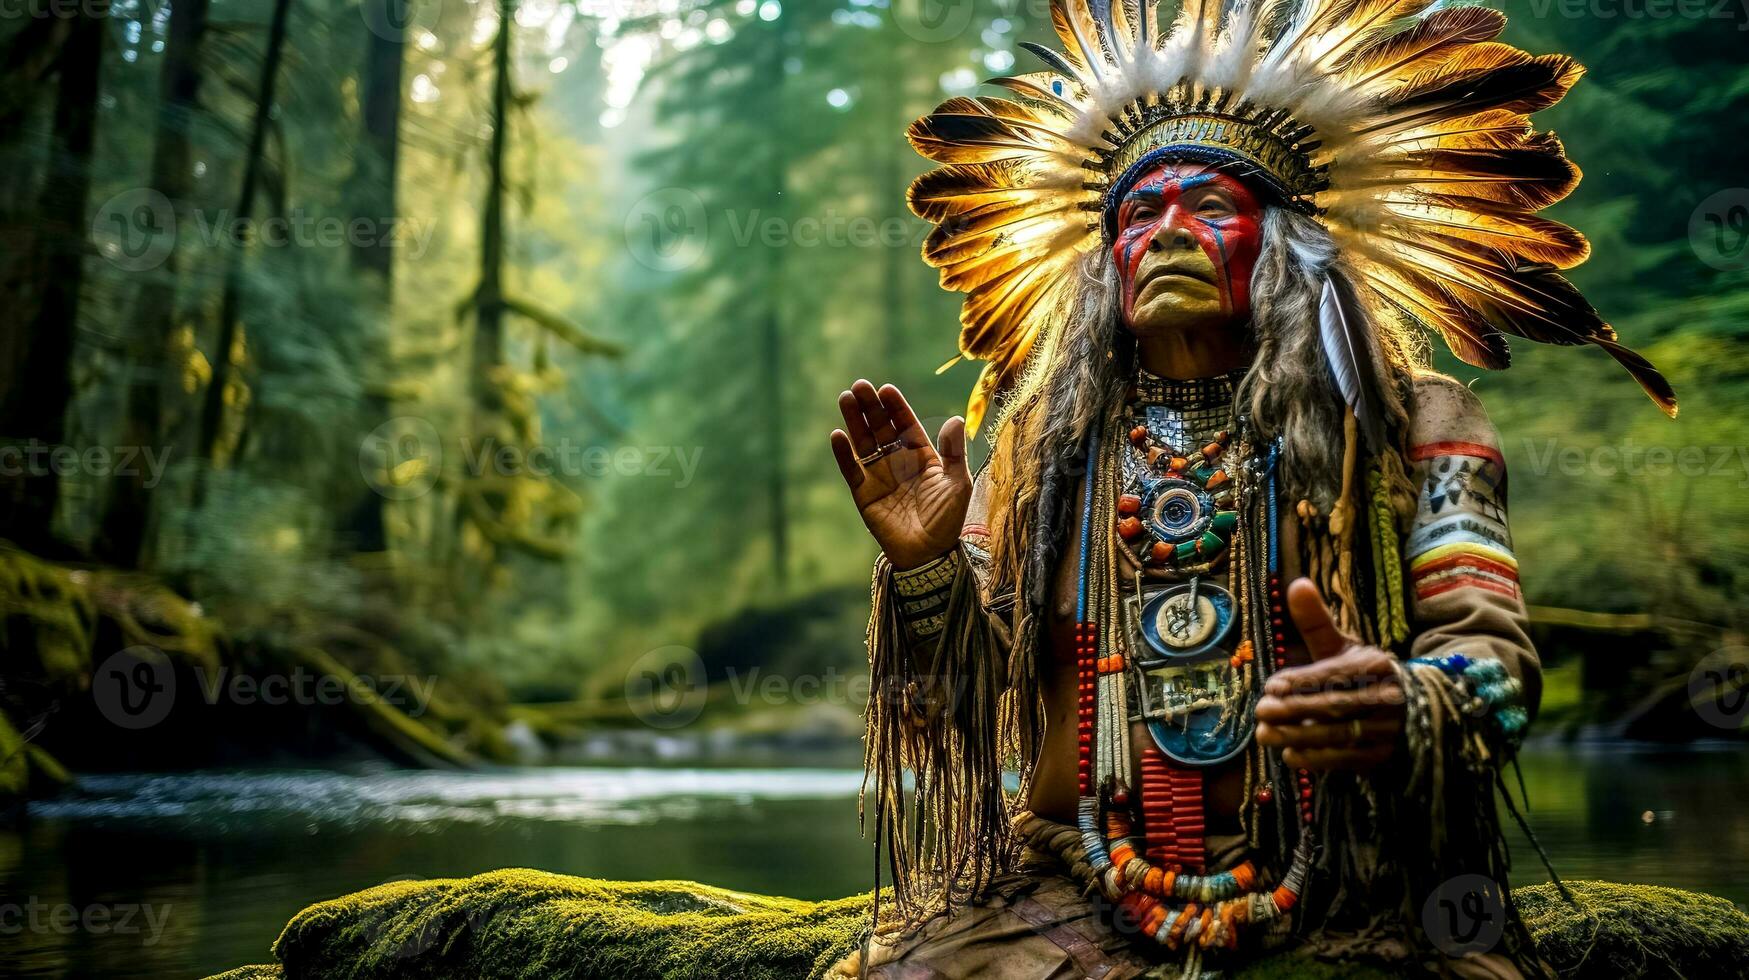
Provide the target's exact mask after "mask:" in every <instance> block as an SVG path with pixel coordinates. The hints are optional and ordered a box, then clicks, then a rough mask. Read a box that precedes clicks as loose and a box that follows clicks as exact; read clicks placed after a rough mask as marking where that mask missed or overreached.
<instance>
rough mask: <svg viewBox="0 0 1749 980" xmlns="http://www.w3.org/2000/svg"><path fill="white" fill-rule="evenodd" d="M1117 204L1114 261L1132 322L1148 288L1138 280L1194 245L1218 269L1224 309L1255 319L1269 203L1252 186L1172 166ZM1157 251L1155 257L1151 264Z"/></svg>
mask: <svg viewBox="0 0 1749 980" xmlns="http://www.w3.org/2000/svg"><path fill="white" fill-rule="evenodd" d="M1117 207H1118V211H1117V222H1116V224H1117V240H1116V241H1115V242H1114V243H1113V244H1112V258H1113V259H1114V260H1115V261H1116V262H1117V268H1118V274H1119V277H1120V279H1121V282H1122V288H1123V313H1124V320H1125V322H1126V323H1127V322H1129V320H1130V315H1131V313H1132V312H1133V309H1134V305H1135V302H1136V298H1137V294H1138V286H1139V285H1143V283H1139V282H1138V279H1141V278H1144V277H1149V276H1152V275H1153V274H1154V273H1155V271H1156V270H1157V269H1158V268H1159V267H1160V266H1161V265H1162V264H1164V263H1167V262H1169V261H1170V257H1171V254H1172V253H1174V252H1180V253H1181V252H1182V250H1184V249H1187V248H1196V249H1199V250H1200V251H1201V252H1202V253H1203V255H1205V256H1206V257H1207V259H1208V262H1209V263H1210V264H1212V265H1213V267H1214V274H1215V280H1216V281H1215V286H1216V288H1217V289H1218V290H1219V292H1220V297H1221V308H1222V311H1223V312H1224V313H1226V314H1227V315H1229V316H1232V317H1246V316H1249V315H1250V313H1251V274H1252V272H1253V271H1254V270H1255V269H1256V267H1257V255H1258V252H1259V251H1261V249H1262V247H1263V233H1262V232H1263V205H1262V204H1261V203H1260V202H1259V201H1258V199H1257V195H1256V194H1254V193H1252V191H1251V189H1250V188H1249V187H1247V186H1246V185H1245V183H1244V181H1242V180H1240V179H1239V178H1237V177H1234V176H1232V175H1230V174H1225V173H1221V172H1219V171H1216V170H1213V169H1210V168H1209V167H1208V166H1207V165H1206V164H1200V163H1173V162H1166V163H1162V164H1160V165H1159V166H1157V167H1154V168H1153V169H1151V170H1149V171H1148V172H1147V173H1145V174H1143V175H1142V177H1141V179H1139V180H1137V181H1136V183H1135V185H1134V186H1133V187H1131V188H1130V189H1129V191H1128V192H1127V193H1126V194H1125V195H1124V197H1123V199H1122V200H1121V201H1119V202H1118V205H1117ZM1150 254H1152V255H1153V256H1154V258H1153V259H1152V260H1151V261H1147V257H1148V256H1149V255H1150ZM1195 264H1196V265H1198V266H1201V265H1202V264H1201V262H1200V261H1198V262H1196V263H1195ZM1203 268H1206V267H1203Z"/></svg>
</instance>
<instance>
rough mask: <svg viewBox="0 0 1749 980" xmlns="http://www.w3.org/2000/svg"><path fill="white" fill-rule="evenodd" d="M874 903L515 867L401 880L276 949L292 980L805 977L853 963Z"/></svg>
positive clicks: (316, 921)
mask: <svg viewBox="0 0 1749 980" xmlns="http://www.w3.org/2000/svg"><path fill="white" fill-rule="evenodd" d="M867 909H868V897H867V896H858V897H855V898H848V899H842V900H839V901H835V902H817V903H816V902H800V901H795V900H793V899H787V898H769V897H766V896H761V895H747V894H742V893H739V892H731V891H727V890H724V889H720V888H711V887H708V886H704V885H696V884H693V883H691V882H675V881H658V882H645V883H624V882H607V881H594V880H590V879H586V878H573V877H568V876H565V875H555V874H547V873H544V872H540V871H529V870H524V869H512V870H506V871H494V872H490V873H488V874H483V875H479V876H477V877H474V878H467V879H459V880H442V881H421V882H394V883H391V884H387V885H381V886H378V887H376V888H372V889H369V890H367V891H363V892H359V893H357V894H354V895H348V896H346V897H344V898H339V899H335V900H334V901H331V902H323V903H321V904H319V905H313V906H311V907H310V908H308V909H305V910H304V911H303V912H302V913H300V914H299V915H298V916H297V917H296V918H294V919H293V920H292V921H291V923H290V924H289V925H287V926H286V929H285V932H284V933H282V934H281V935H280V937H279V942H278V943H277V944H275V947H274V952H275V954H276V955H277V956H278V958H279V960H280V963H281V964H282V965H283V966H284V967H285V969H286V972H287V973H288V974H289V975H292V976H320V977H326V978H335V980H340V978H366V977H407V978H413V977H432V978H449V977H479V978H487V977H505V978H509V977H515V978H519V980H521V978H527V980H535V978H547V977H556V976H578V977H615V978H620V980H637V978H645V977H648V978H666V977H742V978H747V980H765V978H770V980H778V978H795V977H805V976H808V975H809V974H811V973H815V972H817V971H823V970H824V968H825V967H826V966H829V965H830V964H831V963H832V962H834V961H836V960H837V959H838V958H839V957H840V956H841V955H843V954H844V953H846V952H848V951H849V949H850V948H851V946H852V944H853V940H854V937H855V935H856V933H857V931H858V930H859V929H861V927H862V923H863V921H864V917H865V915H866V913H867Z"/></svg>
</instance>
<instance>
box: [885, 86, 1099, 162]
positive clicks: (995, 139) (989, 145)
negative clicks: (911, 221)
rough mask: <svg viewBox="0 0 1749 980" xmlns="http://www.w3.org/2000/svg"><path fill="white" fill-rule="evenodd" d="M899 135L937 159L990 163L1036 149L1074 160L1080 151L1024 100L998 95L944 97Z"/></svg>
mask: <svg viewBox="0 0 1749 980" xmlns="http://www.w3.org/2000/svg"><path fill="white" fill-rule="evenodd" d="M992 102H1000V103H1002V106H1003V107H1004V110H1005V111H1004V112H1003V113H1002V114H997V113H996V112H992V111H991V109H990V106H989V105H988V104H987V103H992ZM1009 107H1012V108H1011V109H1010V108H1009ZM1015 110H1018V111H1015ZM905 135H906V137H908V138H909V139H910V141H911V146H912V147H913V148H914V149H916V151H917V152H918V153H921V154H922V155H924V156H926V157H928V158H929V159H931V160H935V161H938V162H940V163H990V162H993V161H996V160H1006V159H1012V158H1014V157H1017V156H1025V155H1029V154H1038V153H1045V154H1050V155H1053V156H1055V157H1057V158H1059V159H1061V160H1064V161H1079V160H1080V159H1081V158H1083V157H1084V156H1085V155H1086V151H1085V150H1084V149H1082V148H1081V147H1078V146H1076V145H1075V144H1074V143H1072V142H1070V141H1069V140H1067V139H1065V138H1064V137H1063V136H1062V135H1061V134H1060V133H1058V132H1057V131H1056V130H1054V129H1052V128H1050V127H1049V126H1046V125H1044V124H1042V123H1041V122H1040V121H1039V120H1038V118H1037V116H1036V115H1034V114H1031V113H1030V112H1029V111H1028V110H1026V108H1025V107H1024V106H1020V105H1019V104H1018V103H1013V102H1005V101H1003V100H1000V99H989V100H984V101H983V102H980V101H979V100H976V99H965V98H958V99H949V100H947V101H946V102H943V103H942V104H941V105H940V106H938V107H937V108H936V110H935V111H934V112H932V113H930V114H929V115H927V116H924V117H922V118H921V119H918V120H917V121H916V122H913V123H912V124H911V126H910V128H909V129H907V130H906V132H905Z"/></svg>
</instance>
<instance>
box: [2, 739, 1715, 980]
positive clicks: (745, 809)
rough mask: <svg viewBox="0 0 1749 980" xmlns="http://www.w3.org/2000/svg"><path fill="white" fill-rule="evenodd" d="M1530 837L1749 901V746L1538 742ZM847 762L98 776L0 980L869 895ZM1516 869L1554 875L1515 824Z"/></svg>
mask: <svg viewBox="0 0 1749 980" xmlns="http://www.w3.org/2000/svg"><path fill="white" fill-rule="evenodd" d="M1523 770H1524V778H1525V782H1526V785H1527V787H1528V789H1529V792H1530V799H1531V804H1532V807H1533V809H1532V811H1531V814H1530V818H1531V822H1532V826H1533V829H1534V830H1535V832H1536V834H1537V835H1538V837H1539V839H1540V840H1541V841H1542V843H1543V846H1544V847H1545V848H1546V849H1547V850H1548V851H1549V853H1550V855H1551V857H1552V858H1553V860H1554V864H1555V868H1556V870H1557V871H1559V872H1560V873H1561V874H1562V875H1563V876H1564V877H1566V878H1569V879H1584V878H1605V879H1611V880H1615V881H1630V882H1645V883H1655V884H1666V885H1674V886H1678V887H1683V888H1691V889H1696V890H1700V891H1707V892H1712V893H1714V894H1718V895H1724V896H1726V897H1727V898H1730V899H1731V900H1733V901H1735V902H1737V903H1738V904H1740V905H1741V904H1745V903H1749V807H1745V806H1744V805H1743V804H1744V799H1745V797H1744V793H1743V787H1744V786H1745V785H1749V753H1745V752H1742V751H1740V750H1739V751H1723V750H1722V751H1694V750H1688V751H1654V750H1649V749H1644V748H1625V747H1619V746H1617V747H1610V748H1606V749H1604V748H1592V749H1583V750H1578V749H1553V748H1542V749H1536V750H1532V751H1529V752H1527V753H1526V754H1525V756H1524V759H1523ZM859 780H860V773H859V772H857V771H856V770H854V769H852V768H848V767H846V768H813V769H770V768H762V769H730V768H709V769H704V768H660V769H657V768H630V769H628V768H619V769H613V768H544V769H512V770H502V771H492V772H484V773H451V772H413V771H400V770H390V771H379V772H357V773H348V774H339V773H332V772H318V771H303V770H289V771H288V770H271V771H270V770H250V771H236V772H200V773H185V774H127V775H104V776H90V777H86V778H84V779H82V780H81V781H80V786H79V789H78V791H77V792H76V793H74V794H71V795H69V796H68V797H66V798H63V799H60V800H55V801H51V802H46V803H41V804H38V805H35V806H34V807H33V808H32V810H31V819H30V821H29V822H28V823H27V824H26V826H25V828H24V829H23V830H22V831H18V832H0V976H4V977H69V978H74V977H77V978H84V977H93V978H95V977H103V978H127V977H178V978H186V977H200V976H205V975H207V974H209V973H213V972H217V971H219V970H221V969H227V968H230V967H234V966H239V965H242V964H245V963H262V962H267V961H268V960H269V959H270V958H271V957H270V955H269V951H268V950H269V945H270V944H271V943H272V941H273V938H274V937H275V936H276V935H277V934H278V931H279V929H280V927H281V926H283V925H284V924H285V922H286V920H287V919H288V918H289V917H290V916H291V915H292V914H294V913H295V912H297V911H298V910H299V909H301V908H303V907H304V906H305V905H308V904H309V903H311V902H315V901H319V900H321V899H325V898H331V897H334V896H336V895H340V894H343V893H346V892H350V891H354V890H357V889H360V888H366V887H369V886H371V885H376V884H380V883H383V882H387V881H394V880H402V879H409V878H438V877H455V876H461V875H469V874H474V873H477V872H481V871H487V870H490V869H493V868H501V867H519V866H520V867H534V868H541V869H544V870H549V871H558V872H565V873H569V874H576V875H587V876H593V877H603V878H626V879H652V878H685V879H693V880H697V881H703V882H709V883H711V884H718V885H724V886H728V887H731V888H735V889H739V890H743V891H754V892H765V893H772V894H782V895H790V896H794V897H797V898H808V899H815V898H834V897H841V896H844V895H847V894H851V893H853V892H856V891H859V890H863V889H865V888H867V886H868V884H869V880H870V874H871V867H872V858H871V853H870V850H869V848H868V846H867V844H866V843H864V842H863V841H862V840H861V839H860V837H859V836H858V832H857V825H856V798H855V794H856V789H857V785H858V783H859ZM1511 839H1512V843H1513V854H1514V859H1515V860H1514V874H1513V883H1514V884H1526V883H1532V882H1539V881H1544V880H1547V874H1546V872H1545V871H1544V870H1543V867H1542V865H1541V863H1540V862H1539V861H1538V859H1537V858H1536V856H1535V854H1534V853H1533V852H1532V851H1531V850H1530V848H1529V847H1528V845H1527V844H1526V843H1525V841H1524V839H1523V837H1522V835H1520V834H1519V833H1518V832H1517V830H1516V829H1514V830H1512V832H1511Z"/></svg>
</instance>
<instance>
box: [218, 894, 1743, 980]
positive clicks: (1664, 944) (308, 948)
mask: <svg viewBox="0 0 1749 980" xmlns="http://www.w3.org/2000/svg"><path fill="white" fill-rule="evenodd" d="M1569 887H1570V889H1571V890H1572V892H1573V894H1574V896H1575V898H1576V900H1577V906H1574V905H1570V904H1568V903H1567V902H1566V901H1565V900H1564V899H1562V898H1561V897H1560V895H1559V894H1557V893H1556V891H1555V889H1554V888H1553V886H1550V885H1535V886H1531V887H1527V888H1520V889H1517V890H1516V891H1515V892H1514V893H1513V894H1514V898H1515V899H1516V900H1517V902H1518V904H1519V906H1520V908H1521V909H1522V910H1523V912H1524V914H1525V916H1526V918H1527V921H1528V923H1529V925H1530V928H1531V931H1532V933H1533V934H1534V935H1535V936H1536V941H1537V946H1538V948H1539V949H1540V950H1541V951H1542V953H1543V955H1544V956H1545V957H1546V958H1547V959H1548V960H1549V961H1550V963H1551V964H1552V965H1553V966H1555V967H1556V969H1557V970H1559V971H1560V973H1561V975H1562V977H1565V978H1585V980H1590V978H1604V977H1608V978H1611V980H1614V978H1620V977H1636V976H1664V977H1673V976H1686V977H1709V978H1722V977H1742V976H1745V975H1746V974H1745V972H1744V971H1745V970H1749V965H1746V964H1749V916H1746V915H1745V914H1744V913H1743V912H1742V911H1741V910H1739V909H1738V908H1737V907H1736V906H1734V905H1732V904H1731V903H1730V902H1727V901H1725V900H1724V899H1722V898H1714V897H1712V896H1710V895H1698V894H1695V893H1693V892H1683V891H1677V890H1675V889H1671V888H1655V887H1648V886H1639V885H1618V884H1610V883H1608V882H1573V883H1571V884H1570V886H1569ZM868 905H869V896H867V895H859V896H856V897H853V898H846V899H840V900H837V901H830V902H801V901H795V900H792V899H787V898H769V897H765V896H761V895H748V894H743V893H740V892H732V891H727V890H725V889H721V888H713V887H710V886H707V885H698V884H694V883H692V882H684V881H657V882H645V883H628V882H610V881H597V880H593V879H588V878H573V877H569V876H565V875H555V874H547V873H545V872H540V871H528V870H522V869H515V870H506V871H494V872H491V873H488V874H483V875H479V876H477V877H473V878H464V879H450V880H439V881H417V882H395V883H391V884H386V885H379V886H378V887H376V888H372V889H369V890H367V891H362V892H358V893H356V894H353V895H348V896H345V897H343V898H338V899H335V900H333V901H329V902H322V903H320V904H317V905H312V906H310V907H309V908H307V909H305V910H304V911H303V912H301V913H299V914H298V915H297V916H296V917H295V918H293V919H292V921H291V922H290V924H288V925H287V926H286V928H285V931H284V932H283V933H281V935H280V937H279V941H278V942H277V943H275V944H274V950H273V951H274V955H275V956H276V957H277V959H278V963H275V964H269V965H261V966H248V967H243V968H240V969H237V970H233V971H231V972H229V973H225V974H221V975H220V977H218V978H213V980H269V978H279V977H324V978H330V980H378V978H381V980H388V978H395V980H400V978H447V977H469V978H478V980H546V978H551V977H613V978H615V980H674V978H689V980H690V978H717V977H736V978H745V980H777V978H794V980H799V978H804V977H823V976H825V975H826V974H827V972H828V970H829V968H830V967H831V965H832V964H833V963H836V962H837V961H838V960H839V959H841V958H842V957H843V956H844V955H846V954H847V953H848V952H849V951H850V950H851V949H852V948H853V947H854V945H855V943H856V942H857V940H858V937H859V935H860V934H861V931H862V928H863V924H864V922H865V921H866V916H867V913H868ZM1385 975H1386V974H1382V973H1377V972H1375V971H1372V970H1367V969H1364V968H1359V967H1357V966H1355V965H1353V964H1327V963H1315V962H1312V961H1309V960H1306V959H1303V958H1300V957H1295V956H1284V957H1276V958H1273V959H1269V960H1264V961H1262V962H1259V963H1257V964H1254V965H1252V966H1251V967H1249V968H1247V969H1245V970H1243V971H1240V972H1239V973H1238V974H1236V976H1237V977H1242V978H1251V980H1262V978H1266V977H1301V978H1304V977H1313V978H1319V977H1368V976H1385Z"/></svg>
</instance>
